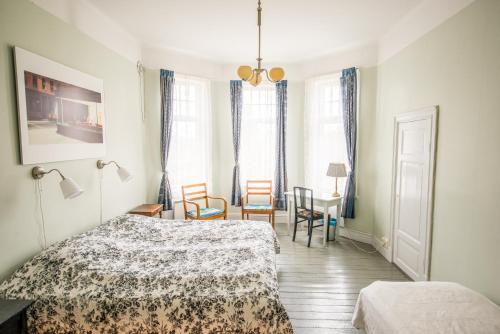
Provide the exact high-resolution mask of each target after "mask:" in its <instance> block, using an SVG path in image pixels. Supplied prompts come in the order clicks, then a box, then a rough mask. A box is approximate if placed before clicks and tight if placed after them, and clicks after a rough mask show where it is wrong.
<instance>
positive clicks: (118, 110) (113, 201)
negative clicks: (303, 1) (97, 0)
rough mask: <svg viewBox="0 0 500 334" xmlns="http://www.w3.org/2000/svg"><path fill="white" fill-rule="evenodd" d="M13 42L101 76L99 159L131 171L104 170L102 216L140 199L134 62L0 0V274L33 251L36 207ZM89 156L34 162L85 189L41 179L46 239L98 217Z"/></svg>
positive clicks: (27, 6) (34, 11)
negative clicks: (64, 189) (23, 142)
mask: <svg viewBox="0 0 500 334" xmlns="http://www.w3.org/2000/svg"><path fill="white" fill-rule="evenodd" d="M13 46H19V47H21V48H24V49H26V50H29V51H31V52H34V53H36V54H39V55H41V56H44V57H46V58H49V59H52V60H54V61H56V62H59V63H61V64H64V65H67V66H69V67H72V68H74V69H77V70H79V71H82V72H85V73H88V74H90V75H93V76H95V77H98V78H101V79H103V80H104V102H105V112H106V121H107V128H106V130H107V145H106V153H107V154H106V157H105V158H106V159H116V160H117V161H119V162H121V163H122V164H123V165H124V166H127V167H128V168H129V169H130V170H131V171H132V172H133V173H134V174H135V178H134V179H133V180H132V181H131V182H129V183H121V182H120V181H119V179H118V176H117V175H116V173H115V171H114V170H112V168H107V169H106V170H105V171H104V181H103V192H104V219H107V218H110V217H113V216H116V215H119V214H122V213H124V212H126V211H127V210H129V209H130V208H132V207H134V206H135V205H137V204H139V203H142V202H143V201H144V200H145V198H146V184H145V182H144V180H145V163H144V162H143V161H144V159H143V158H144V148H143V142H144V141H143V133H144V131H143V124H142V118H141V113H140V110H139V93H138V92H139V90H138V79H137V72H136V68H135V64H134V63H132V62H130V61H128V60H126V59H125V58H123V57H121V56H119V55H118V54H116V53H114V52H113V51H111V50H109V49H107V48H106V47H105V46H103V45H101V44H99V43H97V42H95V41H94V40H92V39H90V38H89V37H87V36H86V35H84V34H82V33H80V32H79V31H77V30H76V29H75V28H74V27H72V26H71V25H68V24H66V23H64V22H63V21H61V20H59V19H57V18H55V17H54V16H52V15H50V14H48V13H46V12H45V11H43V10H42V9H40V8H38V7H36V6H35V5H33V4H32V3H30V2H29V1H27V0H16V1H12V0H0V142H1V145H0V157H1V159H0V171H1V173H0V187H1V191H0V280H2V279H3V278H5V277H6V276H7V275H9V274H10V273H11V272H12V271H13V270H14V269H15V268H16V267H18V266H19V265H21V264H22V263H23V262H24V261H25V260H26V259H28V258H29V257H31V256H33V255H34V254H36V253H37V252H39V251H40V238H41V227H40V223H41V222H40V214H39V211H38V209H37V196H36V194H35V184H34V181H33V180H32V179H31V177H30V171H31V168H32V167H33V166H22V165H21V164H20V157H19V141H18V129H17V110H16V91H15V83H14V67H13V55H12V47H13ZM95 163H96V159H86V160H78V161H65V162H57V163H49V164H42V165H43V166H44V167H46V168H60V169H61V170H62V171H63V172H64V173H65V174H66V175H67V176H69V177H72V178H73V179H74V180H75V181H76V182H77V183H79V184H80V185H81V186H82V188H84V190H85V193H84V194H83V195H81V196H80V197H78V198H75V199H72V200H64V199H63V197H62V195H61V192H60V189H59V184H58V183H59V179H58V177H57V176H56V175H48V176H46V177H45V178H44V179H43V180H42V184H43V193H44V195H43V199H44V211H45V220H46V221H45V224H46V230H47V239H48V242H49V243H53V242H55V241H57V240H61V239H64V238H67V237H69V236H71V235H73V234H76V233H78V232H81V231H86V230H88V229H90V228H91V227H94V226H95V225H97V224H98V223H99V182H98V172H97V169H96V167H95Z"/></svg>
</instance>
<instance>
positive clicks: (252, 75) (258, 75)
mask: <svg viewBox="0 0 500 334" xmlns="http://www.w3.org/2000/svg"><path fill="white" fill-rule="evenodd" d="M261 15H262V7H261V0H259V2H258V7H257V27H258V29H259V55H258V57H257V68H252V67H251V66H248V65H242V66H240V67H239V68H238V72H237V73H238V76H239V77H240V78H241V80H243V81H248V82H249V83H250V84H251V85H252V86H258V85H259V84H260V83H261V82H262V73H265V74H266V77H267V79H268V80H269V81H271V82H279V81H281V80H283V78H284V77H285V71H284V70H283V69H282V68H281V67H273V68H271V69H270V70H269V71H267V69H265V68H262V57H261V56H260V35H261V33H260V27H261V23H262V16H261Z"/></svg>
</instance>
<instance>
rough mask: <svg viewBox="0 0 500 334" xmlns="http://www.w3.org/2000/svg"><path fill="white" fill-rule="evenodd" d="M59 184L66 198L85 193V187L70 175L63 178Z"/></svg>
mask: <svg viewBox="0 0 500 334" xmlns="http://www.w3.org/2000/svg"><path fill="white" fill-rule="evenodd" d="M59 186H60V187H61V191H62V193H63V196H64V198H65V199H69V198H75V197H78V196H80V195H81V194H82V193H83V189H82V188H80V186H79V185H78V184H77V183H76V182H75V181H73V179H72V178H70V177H67V178H65V179H63V180H62V181H61V182H60V183H59Z"/></svg>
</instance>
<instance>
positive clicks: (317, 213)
mask: <svg viewBox="0 0 500 334" xmlns="http://www.w3.org/2000/svg"><path fill="white" fill-rule="evenodd" d="M297 215H298V216H300V217H304V218H311V215H312V218H313V219H314V220H316V219H321V218H323V212H320V211H316V210H313V211H312V212H311V210H307V209H300V210H298V211H297Z"/></svg>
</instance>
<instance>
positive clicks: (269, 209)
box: [241, 180, 275, 229]
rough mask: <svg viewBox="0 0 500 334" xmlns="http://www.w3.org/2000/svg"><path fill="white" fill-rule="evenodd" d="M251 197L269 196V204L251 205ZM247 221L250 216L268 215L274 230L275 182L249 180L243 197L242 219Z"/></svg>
mask: <svg viewBox="0 0 500 334" xmlns="http://www.w3.org/2000/svg"><path fill="white" fill-rule="evenodd" d="M250 196H266V197H267V196H269V203H258V204H255V203H249V201H248V199H249V197H250ZM245 214H246V215H247V219H249V218H250V215H268V216H269V222H270V223H271V224H272V226H273V229H274V221H275V215H274V196H273V182H272V181H271V180H248V181H247V191H246V193H245V194H243V196H241V218H242V219H245Z"/></svg>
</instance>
